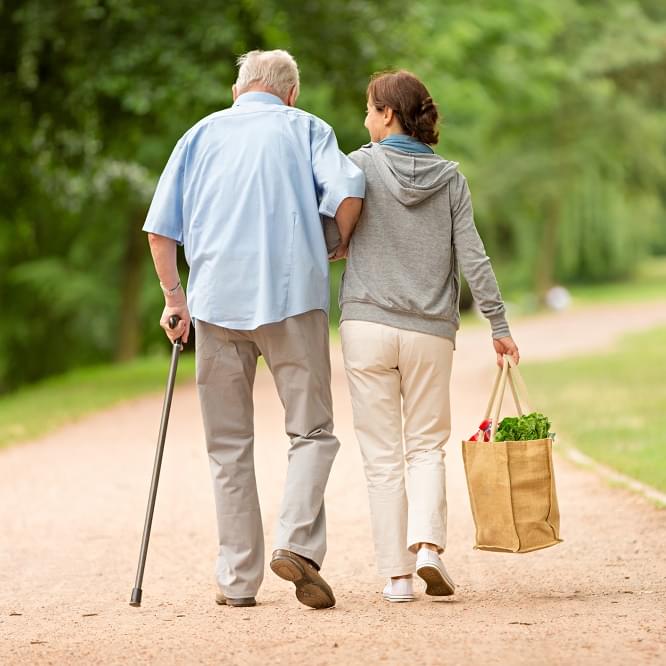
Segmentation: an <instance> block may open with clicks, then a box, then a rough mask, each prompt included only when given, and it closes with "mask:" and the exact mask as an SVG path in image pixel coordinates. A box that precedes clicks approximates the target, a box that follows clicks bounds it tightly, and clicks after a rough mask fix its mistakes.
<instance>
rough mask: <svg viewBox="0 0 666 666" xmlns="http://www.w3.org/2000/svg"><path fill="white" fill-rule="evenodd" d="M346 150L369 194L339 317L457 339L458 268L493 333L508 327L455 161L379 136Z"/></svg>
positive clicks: (506, 331) (351, 252)
mask: <svg viewBox="0 0 666 666" xmlns="http://www.w3.org/2000/svg"><path fill="white" fill-rule="evenodd" d="M349 157H350V158H351V160H352V161H353V162H354V163H355V164H356V165H358V166H359V167H360V168H361V169H362V170H363V172H364V173H365V178H366V194H365V202H364V204H363V212H362V214H361V218H360V219H359V222H358V225H357V226H356V230H355V231H354V235H353V236H352V239H351V242H350V245H349V254H348V257H347V266H346V269H345V273H344V276H343V280H342V284H341V287H340V307H341V310H342V316H341V321H344V320H347V319H356V320H359V319H360V320H363V321H371V322H376V323H379V324H385V325H388V326H394V327H396V328H402V329H407V330H410V331H418V332H421V333H428V334H431V335H439V336H443V337H446V338H449V339H451V340H453V341H454V342H455V337H456V331H457V330H458V328H459V327H460V311H459V301H460V276H459V269H462V272H463V275H464V276H465V279H466V280H467V282H468V283H469V286H470V288H471V290H472V295H473V296H474V300H475V301H476V303H477V304H478V306H479V308H480V310H481V312H482V313H483V314H484V316H485V317H486V318H487V319H488V320H489V321H490V324H491V327H492V334H493V337H494V338H501V337H504V336H508V335H510V332H509V326H508V324H507V322H506V317H505V309H504V303H503V302H502V297H501V295H500V292H499V288H498V286H497V280H496V279H495V274H494V273H493V269H492V267H491V265H490V259H489V258H488V256H487V255H486V251H485V249H484V247H483V243H482V241H481V239H480V238H479V234H478V232H477V230H476V227H475V225H474V217H473V213H472V200H471V197H470V193H469V188H468V187H467V181H466V180H465V177H464V176H463V175H462V174H461V173H460V172H459V171H458V164H457V163H456V162H449V161H447V160H444V159H442V158H441V157H439V156H438V155H431V154H420V153H406V152H403V151H399V150H395V149H393V148H388V147H385V146H380V145H379V144H376V143H370V144H367V145H365V146H363V147H362V148H360V149H359V150H357V151H355V152H353V153H351V154H350V156H349Z"/></svg>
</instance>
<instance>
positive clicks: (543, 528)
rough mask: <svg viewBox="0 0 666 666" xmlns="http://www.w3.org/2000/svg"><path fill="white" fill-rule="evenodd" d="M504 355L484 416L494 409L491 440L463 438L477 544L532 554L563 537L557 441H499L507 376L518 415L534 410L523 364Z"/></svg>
mask: <svg viewBox="0 0 666 666" xmlns="http://www.w3.org/2000/svg"><path fill="white" fill-rule="evenodd" d="M504 358H505V362H504V367H503V368H502V369H501V370H500V369H498V373H497V378H496V379H495V384H494V386H493V390H492V391H491V395H490V400H489V401H488V407H487V408H486V415H485V418H486V419H488V418H490V416H491V414H492V418H493V422H492V430H491V436H490V441H489V442H483V441H481V442H474V441H465V442H463V460H464V463H465V474H466V476H467V487H468V490H469V499H470V503H471V505H472V514H473V516H474V523H475V525H476V545H475V546H474V547H475V548H477V549H479V550H492V551H499V552H507V553H527V552H530V551H532V550H539V549H540V548H548V547H549V546H554V545H555V544H558V543H560V542H561V539H560V535H559V532H560V512H559V508H558V505H557V495H556V493H555V477H554V474H553V453H552V447H553V440H552V439H537V440H530V441H524V442H496V441H495V434H496V430H497V424H498V421H499V415H500V409H501V406H502V400H503V398H504V392H505V390H506V385H507V380H508V383H509V385H510V387H511V392H512V394H513V398H514V402H515V403H516V408H517V410H518V414H519V415H520V416H522V415H523V414H525V413H530V412H531V411H532V410H531V409H529V406H528V403H527V390H526V388H525V383H524V382H523V380H522V377H521V376H520V373H519V372H518V368H517V367H516V365H515V364H514V362H513V360H512V359H509V357H508V356H505V357H504ZM493 407H494V409H493ZM523 408H525V409H526V410H527V412H525V411H524V409H523Z"/></svg>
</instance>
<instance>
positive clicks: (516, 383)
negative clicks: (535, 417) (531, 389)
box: [485, 354, 532, 442]
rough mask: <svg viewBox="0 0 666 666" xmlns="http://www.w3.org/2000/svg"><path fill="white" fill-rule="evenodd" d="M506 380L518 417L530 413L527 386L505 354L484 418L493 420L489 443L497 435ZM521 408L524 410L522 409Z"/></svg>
mask: <svg viewBox="0 0 666 666" xmlns="http://www.w3.org/2000/svg"><path fill="white" fill-rule="evenodd" d="M507 380H508V382H509V386H510V387H511V394H512V395H513V401H514V403H515V405H516V410H517V411H518V415H519V416H523V415H524V414H525V410H527V413H529V412H531V411H532V410H531V409H530V406H529V402H528V398H527V386H526V385H525V381H524V380H523V377H522V375H521V374H520V371H519V370H518V366H517V365H516V363H515V362H514V360H513V359H512V358H511V357H510V356H508V355H506V354H505V355H504V364H503V365H502V367H501V368H498V369H497V376H496V377H495V383H494V384H493V388H492V391H491V392H490V399H489V400H488V406H487V407H486V415H485V418H486V419H488V418H490V416H491V414H492V419H493V420H492V426H491V431H490V441H491V442H494V441H495V434H496V433H497V427H498V425H499V415H500V410H501V409H502V402H503V401H504V393H505V391H506V384H507ZM493 407H494V409H493ZM523 407H524V408H525V409H523Z"/></svg>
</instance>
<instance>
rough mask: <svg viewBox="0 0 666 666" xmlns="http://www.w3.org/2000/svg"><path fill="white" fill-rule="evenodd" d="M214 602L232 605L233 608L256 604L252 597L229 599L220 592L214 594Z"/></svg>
mask: <svg viewBox="0 0 666 666" xmlns="http://www.w3.org/2000/svg"><path fill="white" fill-rule="evenodd" d="M215 603H216V604H217V605H218V606H233V607H235V608H244V607H245V606H256V605H257V601H256V599H255V598H254V597H240V598H238V599H229V598H228V597H225V596H224V594H223V593H222V592H218V593H217V594H216V595H215Z"/></svg>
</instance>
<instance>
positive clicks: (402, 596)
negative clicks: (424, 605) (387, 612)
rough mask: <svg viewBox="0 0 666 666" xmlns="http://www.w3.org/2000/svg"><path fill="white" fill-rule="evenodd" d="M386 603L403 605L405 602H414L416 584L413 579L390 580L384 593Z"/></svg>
mask: <svg viewBox="0 0 666 666" xmlns="http://www.w3.org/2000/svg"><path fill="white" fill-rule="evenodd" d="M382 595H383V597H384V599H386V601H391V602H392V603H401V602H403V601H414V584H413V581H412V579H411V578H398V579H397V580H392V579H389V582H388V583H386V587H385V588H384V592H383V593H382Z"/></svg>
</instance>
